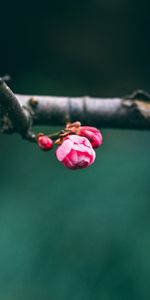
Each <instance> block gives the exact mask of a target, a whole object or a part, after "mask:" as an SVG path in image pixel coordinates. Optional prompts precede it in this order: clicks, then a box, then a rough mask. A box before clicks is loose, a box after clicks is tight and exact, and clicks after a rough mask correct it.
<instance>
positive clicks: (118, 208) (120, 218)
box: [0, 0, 150, 300]
mask: <svg viewBox="0 0 150 300" xmlns="http://www.w3.org/2000/svg"><path fill="white" fill-rule="evenodd" d="M149 9H150V4H149V3H148V1H136V2H135V1H130V0H86V1H85V0H80V1H79V0H76V1H69V0H68V1H67V0H57V1H55V2H54V1H47V2H38V1H37V2H36V3H35V2H30V3H29V4H28V3H27V2H25V1H23V2H21V1H7V2H6V1H5V2H4V1H3V2H1V6H0V10H1V12H0V25H1V34H0V74H1V75H4V74H6V73H9V74H10V75H11V76H12V81H11V83H10V86H11V88H12V89H13V90H14V91H15V92H17V93H28V94H29V93H30V94H45V95H46V94H50V95H61V96H62V95H66V96H68V95H69V96H80V95H89V96H93V97H94V96H95V97H100V96H102V97H105V96H106V97H107V96H110V97H113V96H122V95H126V94H129V93H131V92H132V91H133V90H135V89H137V88H142V89H145V90H147V91H150V81H149V75H150V74H149V67H150V55H149V53H150V34H149V21H150V17H149ZM55 129H56V128H48V129H47V128H42V129H41V128H40V131H41V130H45V131H50V130H51V131H53V130H55ZM37 130H38V128H37ZM102 132H103V136H104V144H103V146H102V148H101V149H99V150H97V160H96V162H95V164H94V165H93V166H91V167H90V168H88V169H86V170H80V171H76V172H72V171H69V170H67V169H64V168H63V167H62V166H61V165H60V164H59V163H58V162H57V161H56V158H55V155H54V152H53V151H52V152H51V153H43V152H41V151H40V150H39V149H37V147H36V145H33V144H30V143H28V142H25V141H23V140H21V138H20V137H19V136H17V135H13V136H2V135H1V136H0V170H1V172H0V299H3V300H26V299H29V300H30V299H31V300H34V299H35V300H48V299H53V300H70V299H71V300H99V299H100V300H127V299H128V300H130V299H132V300H134V299H136V300H138V299H142V300H143V299H144V300H145V299H149V298H150V284H149V283H150V184H149V170H150V159H149V148H150V133H149V132H146V131H132V130H130V131H126V130H111V129H110V130H102Z"/></svg>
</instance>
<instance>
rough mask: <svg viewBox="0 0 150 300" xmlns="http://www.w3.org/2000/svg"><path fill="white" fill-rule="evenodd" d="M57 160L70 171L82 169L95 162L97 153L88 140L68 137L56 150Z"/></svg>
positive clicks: (76, 136)
mask: <svg viewBox="0 0 150 300" xmlns="http://www.w3.org/2000/svg"><path fill="white" fill-rule="evenodd" d="M56 156H57V159H58V160H59V161H60V162H61V163H62V164H63V165H64V166H65V167H66V168H69V169H82V168H86V167H88V166H90V165H91V164H92V163H93V162H94V160H95V156H96V154H95V151H94V150H93V148H92V146H91V143H90V142H89V141H88V139H87V138H85V137H81V136H78V135H68V136H67V137H66V138H65V140H64V141H63V143H62V145H61V146H59V147H58V148H57V150H56Z"/></svg>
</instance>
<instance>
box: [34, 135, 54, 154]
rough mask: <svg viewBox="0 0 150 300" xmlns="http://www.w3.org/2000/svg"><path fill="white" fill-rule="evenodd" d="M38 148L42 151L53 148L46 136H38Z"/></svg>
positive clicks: (50, 140)
mask: <svg viewBox="0 0 150 300" xmlns="http://www.w3.org/2000/svg"><path fill="white" fill-rule="evenodd" d="M37 143H38V146H39V148H41V149H42V150H44V151H48V150H50V149H51V148H52V147H53V141H52V139H50V138H49V137H48V136H46V135H40V136H39V137H38V139H37Z"/></svg>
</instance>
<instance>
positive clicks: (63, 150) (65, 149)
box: [56, 139, 73, 161]
mask: <svg viewBox="0 0 150 300" xmlns="http://www.w3.org/2000/svg"><path fill="white" fill-rule="evenodd" d="M72 146H73V142H72V141H71V140H69V139H66V140H65V141H64V142H63V143H62V145H61V146H59V147H58V148H57V149H56V156H57V159H58V160H59V161H63V160H64V158H65V157H66V155H67V154H68V153H69V152H70V151H71V148H72Z"/></svg>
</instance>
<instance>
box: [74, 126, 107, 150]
mask: <svg viewBox="0 0 150 300" xmlns="http://www.w3.org/2000/svg"><path fill="white" fill-rule="evenodd" d="M78 134H79V135H80V136H85V137H86V138H87V139H88V140H89V141H90V143H91V145H92V147H93V148H98V147H100V145H101V144H102V142H103V138H102V135H101V133H100V131H99V130H98V129H97V128H95V127H91V126H81V127H80V130H79V133H78Z"/></svg>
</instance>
